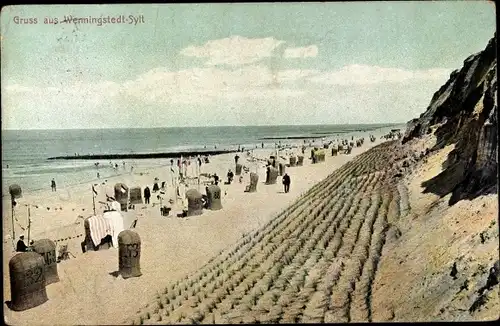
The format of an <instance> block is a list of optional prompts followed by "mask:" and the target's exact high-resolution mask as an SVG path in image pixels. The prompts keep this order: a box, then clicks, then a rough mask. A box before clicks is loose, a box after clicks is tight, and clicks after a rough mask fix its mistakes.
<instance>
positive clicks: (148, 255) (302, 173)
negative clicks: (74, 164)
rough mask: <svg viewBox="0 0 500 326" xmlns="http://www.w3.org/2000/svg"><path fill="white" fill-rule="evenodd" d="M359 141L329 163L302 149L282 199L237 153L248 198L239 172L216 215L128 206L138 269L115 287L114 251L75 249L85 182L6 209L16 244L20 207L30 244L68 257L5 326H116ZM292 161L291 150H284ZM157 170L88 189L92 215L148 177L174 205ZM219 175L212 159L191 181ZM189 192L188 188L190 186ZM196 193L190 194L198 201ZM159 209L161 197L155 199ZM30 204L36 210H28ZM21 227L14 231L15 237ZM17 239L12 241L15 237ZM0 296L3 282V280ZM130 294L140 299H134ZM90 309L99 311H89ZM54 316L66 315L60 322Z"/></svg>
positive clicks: (166, 170) (268, 215)
mask: <svg viewBox="0 0 500 326" xmlns="http://www.w3.org/2000/svg"><path fill="white" fill-rule="evenodd" d="M381 134H382V132H380V133H377V134H375V135H376V136H377V140H376V142H374V143H371V142H370V141H369V138H368V135H369V133H366V135H365V138H366V139H367V141H365V143H364V145H363V146H361V147H355V148H354V149H353V151H352V153H351V154H349V155H344V154H341V155H338V156H331V153H330V151H328V153H327V157H326V160H325V162H321V163H317V164H312V163H311V160H309V159H307V156H308V153H310V149H311V148H308V149H306V152H305V155H304V156H305V159H304V166H301V167H289V168H287V172H288V173H289V175H290V176H291V179H292V182H291V188H290V192H289V193H287V194H285V193H284V191H283V185H282V184H281V178H279V179H278V182H277V183H276V184H274V185H265V184H264V181H265V163H264V162H263V161H258V162H250V159H249V158H248V157H247V155H246V153H239V155H240V156H241V158H240V162H241V163H242V164H243V165H244V166H246V167H248V168H249V169H250V172H255V171H257V172H258V174H259V184H258V187H257V192H256V193H245V192H244V189H245V187H246V185H248V184H249V173H246V174H245V173H244V174H243V180H242V183H239V180H238V178H237V177H236V178H235V180H234V182H233V183H232V184H231V185H224V184H223V182H221V184H220V186H221V192H222V205H223V209H222V210H220V211H210V210H204V212H203V215H201V216H196V217H189V218H178V217H176V214H177V213H179V212H180V211H181V210H182V203H181V202H180V201H179V202H177V203H175V204H174V205H172V211H171V212H170V216H169V217H164V216H161V214H160V210H159V207H160V205H159V204H160V203H159V200H158V199H157V198H156V197H155V194H153V196H152V198H151V204H150V205H144V204H143V205H141V204H139V205H136V206H135V209H134V210H129V211H128V212H126V213H124V216H125V218H124V220H125V223H126V224H127V223H129V224H128V225H125V227H128V226H129V225H130V223H131V222H132V221H134V220H135V219H137V220H138V221H137V226H136V228H135V231H136V232H138V234H139V235H140V237H141V241H142V253H141V269H142V273H143V275H142V276H141V277H139V278H133V279H128V280H124V279H122V278H121V277H120V276H119V277H118V278H115V277H114V276H112V275H110V273H112V272H114V271H116V270H117V269H118V253H117V249H114V248H110V249H101V250H99V251H97V252H93V251H90V252H87V253H85V254H83V253H82V251H81V246H80V243H81V242H82V241H83V237H84V227H83V219H84V218H86V217H89V216H92V215H93V214H92V192H91V188H92V184H95V183H87V184H80V185H77V186H73V187H67V188H65V189H58V190H57V191H56V192H51V191H50V190H48V191H41V192H40V191H39V192H35V193H31V194H25V195H24V196H23V198H20V199H19V200H18V204H17V205H16V207H15V217H16V221H15V225H16V237H18V235H20V234H24V235H25V237H27V229H26V226H27V206H25V205H26V204H28V203H29V204H30V214H31V231H30V239H35V240H38V239H44V238H47V239H51V240H54V241H56V240H57V242H56V244H57V248H59V246H60V245H62V244H67V245H68V249H69V251H70V252H71V253H72V254H73V255H74V256H75V258H71V259H70V260H67V261H62V262H61V263H59V264H58V271H59V275H60V278H61V281H60V282H59V283H55V284H51V285H49V286H47V293H48V297H49V301H48V302H47V303H45V304H43V305H42V306H39V307H35V308H33V309H30V310H28V311H24V312H13V311H11V310H8V308H6V320H7V321H8V322H9V323H14V324H33V323H36V324H54V323H58V324H103V323H104V324H113V323H120V322H122V321H123V315H122V313H121V311H130V312H133V311H135V310H137V309H139V308H140V307H141V306H142V305H143V304H145V303H146V302H147V300H148V299H149V298H150V297H151V296H153V295H154V294H155V293H156V291H161V290H162V286H164V285H165V286H166V285H167V284H169V283H171V282H173V281H174V280H177V279H178V278H180V277H182V276H184V275H186V274H188V273H192V272H195V271H196V270H197V269H199V268H200V267H202V266H203V265H204V264H205V263H206V262H207V261H208V260H209V259H210V258H211V257H213V256H215V255H216V254H217V253H219V252H220V251H221V250H223V249H225V248H227V247H228V246H230V245H232V244H233V243H235V242H236V241H237V240H238V239H240V238H241V237H242V236H244V235H245V234H248V233H249V232H251V231H253V230H255V229H257V228H258V227H261V226H263V225H264V224H266V223H267V222H268V221H270V220H271V219H272V218H273V217H275V216H276V215H277V214H278V213H280V212H281V211H282V210H283V209H284V208H285V207H287V206H289V205H290V204H291V203H292V202H293V201H294V200H296V199H297V198H298V197H299V196H300V195H302V194H303V193H305V191H306V190H308V189H309V188H310V187H311V186H313V185H314V184H316V183H317V182H319V181H320V180H322V179H324V178H325V177H326V176H328V175H329V174H331V173H332V172H333V171H335V170H336V169H337V168H339V167H340V166H342V165H344V164H345V163H346V162H348V161H350V160H352V159H353V158H354V157H356V156H357V155H359V154H360V153H362V152H364V151H366V150H367V149H369V148H371V147H372V146H374V145H376V144H379V143H380V142H381V140H380V135H381ZM273 151H274V150H273V149H266V148H264V149H256V150H254V156H255V157H258V158H261V159H266V158H268V157H269V155H271V154H272V153H273ZM288 151H291V152H293V153H295V154H298V153H299V152H300V149H297V148H296V149H292V150H288ZM165 161H166V162H165V163H166V164H165V166H162V167H159V168H152V169H151V168H141V166H140V164H138V168H137V169H135V170H134V173H128V172H127V173H124V174H121V175H117V176H115V177H112V178H108V179H107V181H106V182H104V184H103V180H99V181H100V183H99V184H98V185H97V186H95V189H96V191H97V193H98V195H97V196H96V198H95V200H96V211H97V213H98V214H99V212H102V210H103V206H102V205H101V204H99V201H101V202H105V200H106V194H108V195H110V196H113V186H114V184H115V183H117V182H123V183H125V184H127V185H128V186H129V187H133V186H141V187H142V188H144V187H145V186H146V185H148V186H149V187H150V188H152V186H153V181H154V178H158V179H159V180H160V182H161V181H162V180H165V181H166V184H167V187H166V191H165V195H164V196H163V197H164V198H175V196H174V189H173V187H172V186H170V184H171V182H172V181H171V179H170V178H171V174H170V163H169V162H168V160H165ZM228 169H233V171H234V155H233V154H222V155H216V156H213V157H211V158H210V163H208V164H203V165H202V166H201V171H200V172H201V173H211V174H213V173H217V174H218V175H219V176H220V177H221V179H222V180H223V181H224V180H225V179H226V178H225V175H226V173H227V170H228ZM192 188H195V189H197V188H198V185H197V184H193V186H192ZM203 188H204V186H203V185H200V191H201V192H203V193H204V189H203ZM163 203H165V199H164V200H163ZM37 206H38V208H37ZM4 208H5V209H4V216H9V217H10V214H11V212H10V203H9V202H7V201H4ZM9 222H10V218H9V219H4V230H5V232H4V235H6V236H7V239H5V240H4V253H6V254H5V255H4V270H6V271H7V270H8V261H9V259H10V257H12V256H13V255H14V252H13V247H12V241H10V239H8V238H9V236H8V235H9V234H10V232H11V229H10V227H9V224H10V223H9ZM23 228H24V230H23ZM16 240H17V239H16ZM4 284H5V286H4V295H5V298H6V300H9V298H10V287H9V276H8V273H5V274H4ZM138 293H140V294H141V295H138ZM96 302H99V306H100V309H99V310H93V309H92V308H91V307H93V306H95V303H96ZM60 311H66V313H64V314H61V313H60Z"/></svg>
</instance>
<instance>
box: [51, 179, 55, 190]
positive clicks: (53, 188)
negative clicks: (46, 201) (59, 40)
mask: <svg viewBox="0 0 500 326" xmlns="http://www.w3.org/2000/svg"><path fill="white" fill-rule="evenodd" d="M50 188H52V191H56V181H55V180H54V179H52V181H51V182H50Z"/></svg>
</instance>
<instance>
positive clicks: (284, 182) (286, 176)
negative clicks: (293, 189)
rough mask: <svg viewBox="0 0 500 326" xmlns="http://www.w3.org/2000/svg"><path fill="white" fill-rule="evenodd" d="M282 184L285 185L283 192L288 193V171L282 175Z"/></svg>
mask: <svg viewBox="0 0 500 326" xmlns="http://www.w3.org/2000/svg"><path fill="white" fill-rule="evenodd" d="M283 186H284V187H285V193H288V192H289V191H290V176H289V175H288V173H285V175H284V176H283Z"/></svg>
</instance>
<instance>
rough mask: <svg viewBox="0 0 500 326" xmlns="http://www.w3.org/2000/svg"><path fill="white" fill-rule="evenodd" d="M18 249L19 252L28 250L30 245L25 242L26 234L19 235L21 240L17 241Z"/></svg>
mask: <svg viewBox="0 0 500 326" xmlns="http://www.w3.org/2000/svg"><path fill="white" fill-rule="evenodd" d="M16 251H17V252H25V251H28V246H26V244H25V243H24V235H21V236H20V237H19V240H18V241H17V246H16Z"/></svg>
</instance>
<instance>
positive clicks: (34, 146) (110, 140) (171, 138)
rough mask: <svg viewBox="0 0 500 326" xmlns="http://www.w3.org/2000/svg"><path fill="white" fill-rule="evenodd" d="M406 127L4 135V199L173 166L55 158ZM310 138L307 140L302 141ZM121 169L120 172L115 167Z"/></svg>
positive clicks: (250, 144) (229, 146) (292, 140)
mask: <svg viewBox="0 0 500 326" xmlns="http://www.w3.org/2000/svg"><path fill="white" fill-rule="evenodd" d="M391 128H404V125H401V124H399V125H398V124H369V125H368V124H363V125H354V124H350V125H302V126H297V125H294V126H233V127H175V128H151V129H72V130H3V131H2V137H1V138H2V197H4V196H8V195H9V192H8V188H9V186H10V185H12V184H18V185H20V186H21V188H22V190H23V192H33V191H40V190H45V189H49V190H50V183H51V180H52V179H54V180H55V181H56V183H57V184H58V186H59V187H66V186H72V185H77V184H80V183H84V182H91V181H92V180H97V172H99V174H100V178H101V179H104V178H106V177H111V176H116V175H118V174H120V173H130V168H131V167H133V166H138V165H140V166H141V167H144V166H145V167H148V168H149V167H156V166H161V165H168V164H169V162H170V159H155V160H152V159H148V160H144V161H143V160H140V159H135V160H119V161H116V162H115V161H109V160H108V161H103V160H101V161H97V162H99V166H98V167H96V165H95V163H97V162H96V160H49V158H50V157H57V156H76V155H88V154H133V153H163V152H183V151H195V150H203V149H207V150H213V149H215V148H217V149H224V150H236V149H237V148H238V146H240V147H243V148H245V149H252V148H256V147H258V148H260V147H261V146H262V144H264V148H274V146H275V144H276V143H281V144H283V145H284V144H297V143H298V142H300V141H306V142H308V141H312V140H314V137H317V138H318V139H319V140H321V139H322V138H325V139H334V138H340V137H347V136H349V137H351V135H354V136H355V135H356V134H360V133H362V132H367V131H373V132H374V134H375V133H378V134H380V132H381V131H384V130H389V129H391ZM301 137H304V139H301ZM116 164H118V169H116V168H114V166H115V165H116Z"/></svg>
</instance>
